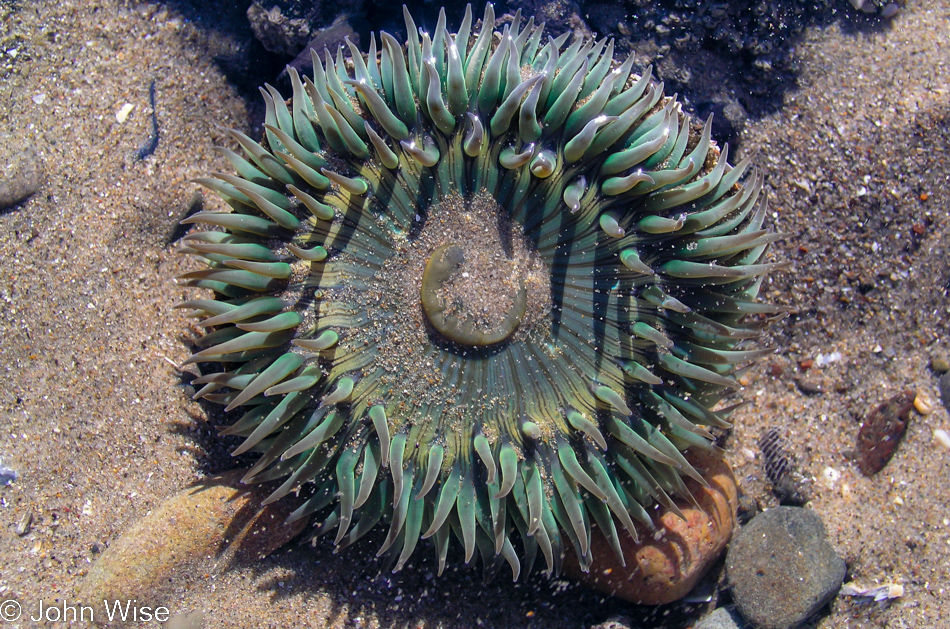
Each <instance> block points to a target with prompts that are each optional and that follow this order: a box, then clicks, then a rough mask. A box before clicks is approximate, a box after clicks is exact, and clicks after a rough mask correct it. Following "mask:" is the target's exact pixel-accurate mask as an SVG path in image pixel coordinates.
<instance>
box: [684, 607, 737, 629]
mask: <svg viewBox="0 0 950 629" xmlns="http://www.w3.org/2000/svg"><path fill="white" fill-rule="evenodd" d="M695 629H746V624H745V623H744V622H742V619H741V618H740V617H739V614H738V613H737V612H736V611H734V610H730V609H727V608H725V607H720V608H718V609H716V610H715V611H713V613H711V614H709V615H708V616H706V617H705V618H703V619H702V620H701V621H699V624H698V625H696V627H695Z"/></svg>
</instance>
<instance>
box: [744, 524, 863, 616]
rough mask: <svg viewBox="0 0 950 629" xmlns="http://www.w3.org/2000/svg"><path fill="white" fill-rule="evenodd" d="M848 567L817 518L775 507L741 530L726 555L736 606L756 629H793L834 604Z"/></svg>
mask: <svg viewBox="0 0 950 629" xmlns="http://www.w3.org/2000/svg"><path fill="white" fill-rule="evenodd" d="M845 570H846V566H845V563H844V560H843V559H841V558H840V557H838V555H837V554H836V553H835V550H834V548H832V547H831V545H830V544H829V543H828V541H827V540H826V539H825V527H824V525H823V524H822V522H821V518H819V517H818V515H817V514H816V513H815V512H813V511H810V510H808V509H802V508H799V507H776V508H774V509H769V510H768V511H765V512H763V513H762V514H760V515H758V516H756V517H755V518H753V519H752V521H750V522H749V524H747V525H746V526H744V527H742V529H741V530H740V531H739V533H738V534H737V535H736V538H735V540H733V542H732V544H731V545H730V547H729V552H728V554H727V555H726V572H727V579H728V582H729V584H730V585H731V587H732V595H733V598H734V600H735V602H736V606H737V608H738V610H739V612H740V613H741V614H742V616H743V617H744V618H745V619H746V620H748V621H749V622H750V623H751V624H752V625H753V626H755V627H756V628H757V629H791V628H792V627H797V626H799V625H801V624H802V623H803V622H805V621H806V620H807V619H808V618H809V617H811V616H812V615H814V614H816V613H817V612H818V611H819V610H820V609H821V608H822V607H823V606H824V605H825V604H826V603H828V601H830V600H831V599H832V598H834V596H835V594H836V593H837V592H838V589H839V588H840V587H841V582H842V581H843V580H844V576H845Z"/></svg>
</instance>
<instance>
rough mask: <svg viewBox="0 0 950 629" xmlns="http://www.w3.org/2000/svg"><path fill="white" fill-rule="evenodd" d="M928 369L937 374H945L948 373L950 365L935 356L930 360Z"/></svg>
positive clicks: (940, 357) (945, 360)
mask: <svg viewBox="0 0 950 629" xmlns="http://www.w3.org/2000/svg"><path fill="white" fill-rule="evenodd" d="M930 368H931V369H933V370H934V371H936V372H937V373H947V372H948V371H950V363H948V362H947V359H946V358H944V357H943V356H936V357H934V358H932V359H931V360H930Z"/></svg>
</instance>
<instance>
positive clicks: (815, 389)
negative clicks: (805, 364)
mask: <svg viewBox="0 0 950 629" xmlns="http://www.w3.org/2000/svg"><path fill="white" fill-rule="evenodd" d="M795 386H797V387H798V390H799V391H801V392H802V393H804V394H805V395H818V394H819V393H821V386H820V385H819V384H818V383H817V382H815V381H814V380H807V379H805V378H796V379H795Z"/></svg>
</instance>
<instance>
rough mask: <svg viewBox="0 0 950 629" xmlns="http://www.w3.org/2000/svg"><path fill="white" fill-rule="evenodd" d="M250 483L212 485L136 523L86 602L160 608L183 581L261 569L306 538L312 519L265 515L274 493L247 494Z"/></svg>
mask: <svg viewBox="0 0 950 629" xmlns="http://www.w3.org/2000/svg"><path fill="white" fill-rule="evenodd" d="M243 475H244V470H235V471H232V472H228V473H226V474H222V475H220V476H214V477H210V478H208V479H206V480H204V481H203V482H201V483H199V484H197V485H195V486H193V487H189V488H188V489H185V490H184V491H181V492H180V493H178V494H176V495H174V496H172V497H171V498H169V499H167V500H166V501H165V502H164V503H162V505H161V506H159V507H158V508H157V509H155V510H153V511H152V512H151V513H149V514H148V515H146V516H145V517H143V518H142V519H140V520H139V521H138V522H136V523H135V524H134V525H133V526H132V528H131V529H129V530H128V531H127V532H126V533H125V534H124V535H122V537H120V538H119V539H118V540H116V542H115V543H113V544H112V546H111V547H109V549H108V550H106V551H105V552H104V553H102V556H101V557H100V558H99V559H98V561H96V563H95V564H94V565H93V566H92V569H91V570H90V571H89V575H88V576H87V577H86V580H85V582H84V583H83V585H82V588H81V590H80V598H81V600H83V601H99V600H112V599H122V600H126V599H137V600H139V601H149V602H157V601H159V600H161V598H162V596H163V594H164V593H165V592H167V591H171V590H172V588H174V585H175V584H176V583H177V581H178V576H179V575H181V576H182V577H184V578H187V577H188V575H194V574H197V573H211V574H215V573H220V572H222V571H223V570H226V569H227V568H229V567H231V566H233V565H235V564H238V563H243V562H251V561H257V560H259V559H262V558H263V557H266V556H267V555H269V554H270V553H272V552H274V551H275V550H277V549H278V548H280V547H281V546H283V545H284V544H285V543H287V542H288V541H289V540H291V539H292V538H294V537H295V536H296V535H297V534H298V533H300V531H301V530H302V529H303V527H304V526H305V525H306V522H307V520H306V518H304V519H302V520H298V521H297V522H295V523H294V524H291V525H285V524H283V522H284V520H285V519H286V518H287V516H288V515H289V514H290V512H291V511H292V510H293V504H292V502H291V501H284V500H281V501H279V502H277V503H276V504H272V505H269V506H267V507H265V508H264V509H261V508H260V507H259V505H260V503H261V501H262V500H264V499H265V498H266V497H267V495H268V494H269V493H270V491H271V490H272V487H270V486H269V485H251V486H249V487H245V486H242V485H241V484H240V479H241V476H243Z"/></svg>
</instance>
